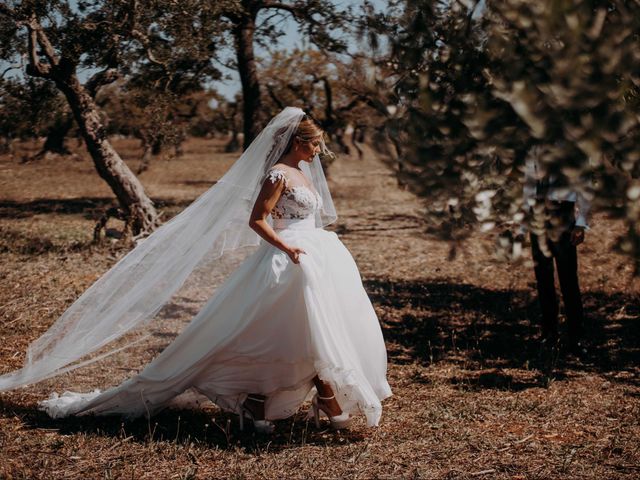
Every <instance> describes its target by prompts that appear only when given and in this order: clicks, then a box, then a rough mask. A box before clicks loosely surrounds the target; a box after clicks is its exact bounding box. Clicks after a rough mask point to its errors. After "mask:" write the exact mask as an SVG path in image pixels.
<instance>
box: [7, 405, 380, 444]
mask: <svg viewBox="0 0 640 480" xmlns="http://www.w3.org/2000/svg"><path fill="white" fill-rule="evenodd" d="M0 415H2V416H5V417H13V416H17V417H19V418H20V419H21V421H22V422H23V424H24V426H25V428H30V429H33V430H46V431H56V432H57V433H59V434H61V435H70V434H78V433H81V434H85V435H100V436H107V437H113V438H114V439H118V440H120V441H121V442H122V443H125V442H137V443H149V442H172V443H178V444H183V445H188V444H190V443H196V444H201V445H206V446H207V447H209V448H221V449H227V448H228V449H238V448H240V449H243V450H245V451H246V452H247V453H258V454H259V453H266V452H269V451H271V452H274V451H279V450H282V449H286V448H291V447H299V446H304V445H318V446H331V445H334V446H335V445H343V444H348V443H359V442H361V441H363V440H366V439H367V433H366V430H362V431H358V429H352V430H342V431H332V430H330V429H329V428H328V423H326V421H323V423H322V424H321V428H320V429H319V430H318V429H316V427H315V425H314V424H313V421H309V420H307V419H306V414H305V413H298V414H296V415H295V416H293V417H291V418H289V419H286V420H280V421H278V422H277V423H276V431H275V432H274V433H273V434H271V435H263V434H257V433H255V432H254V431H253V427H252V426H251V422H250V421H247V422H245V431H244V432H241V431H240V430H239V428H238V418H237V416H236V415H233V414H230V413H226V412H221V411H219V410H215V411H208V410H205V409H200V410H196V409H194V410H191V409H185V410H176V409H167V410H164V411H162V412H160V413H159V414H158V415H155V416H153V417H151V419H146V418H138V419H134V420H124V419H122V418H121V417H112V416H111V417H110V416H105V417H96V416H91V415H88V416H82V417H68V418H62V419H52V418H50V417H49V416H48V415H47V414H46V413H45V412H41V411H39V410H38V409H37V408H35V407H34V406H33V407H31V406H24V405H21V404H18V403H12V402H10V401H6V400H5V401H2V400H0Z"/></svg>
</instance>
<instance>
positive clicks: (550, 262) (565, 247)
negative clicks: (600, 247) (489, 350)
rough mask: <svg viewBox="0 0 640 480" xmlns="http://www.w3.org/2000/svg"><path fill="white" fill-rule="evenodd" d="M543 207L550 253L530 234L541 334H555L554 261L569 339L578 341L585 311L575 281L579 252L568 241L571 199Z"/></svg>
mask: <svg viewBox="0 0 640 480" xmlns="http://www.w3.org/2000/svg"><path fill="white" fill-rule="evenodd" d="M546 210H547V214H548V219H549V221H548V225H547V231H548V232H549V233H548V234H547V237H546V242H547V247H548V250H549V252H550V253H551V256H545V254H544V253H543V251H542V249H541V248H540V247H541V246H540V242H541V238H539V237H538V235H535V234H534V233H531V250H532V254H533V262H534V271H535V275H536V282H537V287H538V301H539V302H540V307H541V309H542V333H543V335H544V336H546V337H550V338H554V337H556V336H557V335H558V297H557V294H556V288H555V283H554V261H555V267H556V269H557V271H558V280H559V283H560V290H561V291H562V301H563V303H564V311H565V315H566V317H567V326H568V331H569V332H568V333H569V339H570V340H572V341H577V340H578V339H579V338H580V336H581V335H582V326H583V317H584V313H583V310H582V297H581V295H580V286H579V284H578V253H577V249H576V247H575V246H574V245H572V244H571V230H572V229H573V227H574V225H575V216H574V204H573V202H550V203H548V205H547V208H546ZM552 228H553V229H554V230H552Z"/></svg>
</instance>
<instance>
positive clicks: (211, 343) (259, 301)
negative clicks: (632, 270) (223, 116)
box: [0, 109, 391, 425]
mask: <svg viewBox="0 0 640 480" xmlns="http://www.w3.org/2000/svg"><path fill="white" fill-rule="evenodd" d="M301 112H302V111H301V110H299V109H285V111H284V112H283V113H281V114H280V115H278V116H277V117H276V118H275V119H274V120H273V121H272V122H271V123H270V126H269V127H267V129H265V131H266V133H265V131H263V132H262V133H261V134H260V136H259V137H258V139H257V140H256V141H257V142H258V145H261V146H262V147H264V148H265V149H266V150H264V151H263V152H262V153H260V152H259V151H258V150H256V149H255V148H254V147H255V143H256V142H254V143H253V144H252V146H251V147H250V148H249V150H248V151H247V153H249V152H252V153H251V155H249V156H247V153H245V154H244V155H243V156H242V157H241V158H240V160H239V161H238V162H237V163H236V164H234V166H233V167H232V168H231V170H230V171H229V173H227V174H226V175H225V176H224V177H223V178H222V180H220V182H219V183H218V184H216V185H215V186H214V187H212V188H211V189H210V190H209V191H207V192H206V193H205V194H204V195H202V196H201V197H200V198H199V199H198V200H196V201H195V202H194V203H193V204H192V205H190V206H189V207H188V208H187V209H186V210H185V211H184V212H183V213H181V214H180V215H178V216H177V217H175V218H174V219H173V220H172V221H170V222H168V223H167V224H166V225H164V226H163V227H162V228H161V229H160V230H158V232H156V234H154V235H152V236H151V237H149V238H148V239H147V240H146V241H145V242H144V243H143V244H142V245H141V246H139V247H137V248H135V249H134V250H133V251H132V252H130V253H129V254H128V255H127V256H126V257H124V259H122V260H121V261H120V262H119V263H118V264H117V265H116V266H115V267H114V268H113V269H112V270H110V271H109V272H107V274H105V275H104V276H103V277H102V278H101V279H100V280H99V281H98V282H96V283H95V284H94V285H93V286H92V287H91V288H90V289H89V290H87V292H85V293H84V294H83V295H82V296H81V297H80V298H79V299H78V301H76V303H74V304H73V305H72V307H70V308H69V310H68V311H67V312H65V314H64V315H63V317H61V319H60V320H59V321H58V322H56V324H55V325H54V326H53V327H52V328H51V329H50V330H49V331H48V332H47V333H46V334H45V335H43V337H42V338H41V339H39V340H38V341H37V342H35V343H34V345H33V346H32V348H31V349H30V352H31V356H30V358H28V360H27V364H26V366H25V369H23V370H22V371H20V372H14V373H13V374H9V375H5V376H3V377H0V389H6V388H13V387H14V386H17V385H22V384H26V383H31V382H33V381H37V380H40V379H42V378H46V377H48V376H51V375H54V374H56V373H60V372H61V371H64V370H65V369H69V368H74V367H76V366H77V365H78V363H77V362H76V361H77V360H78V359H80V358H81V357H82V356H83V355H86V354H88V353H91V352H93V351H95V350H96V349H97V348H99V347H101V346H104V345H107V352H106V355H110V354H112V353H113V352H114V351H115V349H116V347H117V348H126V347H130V346H131V344H132V341H133V340H130V339H129V338H128V337H122V336H123V335H124V334H125V333H126V332H129V331H131V330H133V329H134V328H138V327H139V326H140V325H141V324H143V323H144V322H148V321H149V320H150V318H149V316H150V315H155V314H156V313H157V312H158V310H159V309H160V308H161V307H162V306H163V305H164V304H165V303H167V299H168V298H169V297H170V296H171V295H172V294H173V293H174V292H175V291H176V290H177V289H178V288H179V287H180V285H181V284H182V283H184V281H185V279H186V278H187V277H189V279H192V280H194V281H195V284H196V286H200V283H203V282H204V280H202V279H204V278H205V277H206V275H205V273H206V269H207V268H209V267H210V268H211V270H212V271H213V272H214V273H220V272H221V270H222V266H221V264H220V263H214V262H211V260H215V259H217V258H219V257H220V256H221V255H223V254H224V256H225V257H233V255H230V254H228V253H227V254H225V253H226V252H230V251H236V250H239V247H243V246H245V247H246V246H250V247H252V246H254V247H253V250H251V249H249V250H250V252H249V256H248V257H247V258H246V259H245V260H244V261H243V262H242V263H241V264H240V266H239V267H238V268H237V269H236V270H235V271H233V273H231V274H229V275H228V276H227V277H226V279H225V280H224V281H223V283H222V284H221V286H219V287H218V288H216V289H215V290H214V292H213V294H212V295H211V296H210V297H209V298H208V299H207V300H206V302H205V304H204V305H203V306H202V307H201V308H200V309H199V310H198V312H197V313H196V314H195V316H194V317H193V318H192V319H191V320H190V322H189V323H188V324H187V325H186V327H184V329H182V331H181V332H180V333H179V334H178V335H177V337H175V338H174V339H173V341H172V342H171V343H170V344H169V345H168V346H166V348H164V350H162V351H161V353H159V355H158V356H157V357H156V358H154V359H153V360H152V361H150V363H148V364H147V365H146V366H145V367H144V369H142V371H140V372H139V373H138V374H136V375H134V376H133V377H131V378H129V379H127V380H125V381H124V382H122V383H121V384H120V385H118V386H115V387H112V388H109V389H107V390H105V391H104V392H100V391H99V390H94V391H93V392H90V393H84V394H82V393H74V392H65V393H64V394H62V395H60V396H59V395H57V394H53V395H52V396H51V397H50V398H49V399H48V400H45V401H43V402H42V403H41V406H42V408H43V409H45V410H46V411H47V412H48V413H49V414H50V415H51V416H53V417H62V416H67V415H72V414H87V413H92V414H120V415H124V416H129V417H135V416H140V415H146V416H150V415H153V414H154V413H156V412H158V411H159V410H161V409H163V408H165V407H167V406H170V405H178V404H184V403H185V402H190V401H192V400H193V399H208V400H211V401H213V402H215V403H216V404H217V405H218V406H220V407H222V408H225V409H228V410H232V411H238V410H239V407H240V405H241V404H242V402H244V400H245V399H246V396H247V394H249V393H253V394H263V395H265V396H266V397H267V401H266V404H265V408H266V417H267V418H268V419H279V418H284V417H288V416H290V415H292V414H293V413H294V412H295V411H296V410H297V409H298V408H299V406H300V405H301V403H302V402H303V401H304V400H305V399H306V398H308V397H309V395H310V394H311V393H312V391H313V381H312V379H313V378H314V377H315V376H316V375H317V376H319V377H320V379H322V380H324V381H326V382H328V383H329V384H330V385H331V387H332V388H333V390H334V392H335V393H336V398H337V401H338V402H339V404H340V406H341V408H342V409H343V410H344V411H346V412H349V413H356V412H362V413H364V414H365V416H366V419H367V423H368V425H377V424H378V422H379V419H380V415H381V400H382V399H384V398H385V397H387V396H388V395H390V394H391V391H390V388H389V385H388V383H387V381H386V350H385V346H384V341H383V338H382V333H381V330H380V326H379V324H378V320H377V317H376V315H375V312H374V310H373V307H372V305H371V303H370V301H369V299H368V297H367V295H366V292H365V291H364V288H363V286H362V282H361V280H360V274H359V272H358V269H357V267H356V265H355V263H354V261H353V259H352V257H351V255H350V254H349V252H348V251H347V249H346V248H345V247H344V245H343V244H342V243H341V242H340V240H339V239H338V237H337V235H336V234H335V233H332V232H327V231H325V230H323V228H322V227H323V226H324V225H325V224H326V223H328V222H330V221H332V220H333V219H335V210H334V208H333V203H332V201H331V196H330V195H329V191H328V188H327V185H326V180H325V178H324V175H323V173H322V169H321V167H320V164H319V161H318V159H317V158H316V159H315V160H314V161H313V162H312V163H311V165H308V164H306V163H304V162H303V163H302V164H301V166H302V167H303V171H304V172H305V174H306V177H307V178H308V179H310V180H311V181H312V183H311V186H312V187H313V188H309V187H307V186H301V185H294V184H292V183H291V182H289V181H288V179H287V178H286V175H284V173H282V172H281V173H277V172H275V171H274V170H275V169H270V168H268V167H270V165H271V164H273V163H274V162H275V159H277V158H280V157H281V155H282V153H283V149H284V146H286V143H288V138H290V134H291V133H292V132H293V131H295V128H296V127H297V125H298V122H299V120H300V118H301ZM272 127H273V128H272ZM287 135H288V136H287ZM265 139H271V140H270V141H266V140H265ZM274 139H275V140H274ZM283 143H284V145H283ZM264 152H268V153H264ZM274 152H275V153H274ZM252 155H253V156H252ZM252 161H253V162H254V163H251V162H252ZM247 179H248V180H247ZM264 181H270V182H276V181H281V182H283V183H284V185H285V193H283V195H282V196H281V197H280V199H279V200H278V203H277V204H276V208H274V212H273V213H274V214H276V215H275V216H276V217H277V218H275V219H274V220H273V224H274V228H275V229H276V230H277V231H278V233H279V235H280V236H281V237H282V238H283V240H284V241H285V242H286V243H288V244H290V245H293V246H296V247H300V248H302V249H303V250H304V251H305V252H306V254H304V255H302V257H301V260H300V264H298V265H297V264H294V263H293V262H292V261H291V260H290V259H289V257H288V256H287V255H286V254H285V253H284V252H282V251H281V250H279V249H277V248H275V247H273V246H271V245H270V244H268V243H266V242H264V241H258V240H259V238H258V237H257V234H255V232H253V231H252V230H250V229H249V227H248V219H249V212H250V209H251V208H252V206H253V202H254V201H255V198H256V196H257V194H258V192H259V190H260V188H261V186H262V183H263V182H264ZM242 182H245V183H244V184H242ZM252 182H255V185H254V184H253V183H252ZM227 194H228V195H229V196H228V197H227V196H225V195H227ZM211 216H213V217H215V218H213V219H212V218H209V217H211ZM158 233H159V234H158ZM167 242H169V243H167ZM171 242H173V243H171ZM251 251H253V253H251ZM225 275H226V274H225ZM140 282H141V283H140ZM192 293H193V292H192ZM92 315H93V317H92ZM110 322H111V323H110ZM158 332H159V333H164V332H162V331H160V330H158ZM121 337H122V338H121ZM116 339H120V342H121V343H124V346H122V345H120V344H118V343H115V342H113V341H114V340H116ZM110 342H113V343H110ZM94 360H95V357H93V358H89V360H88V361H89V362H90V361H94ZM125 361H127V362H128V359H127V358H126V357H125ZM73 362H76V363H73ZM208 400H207V401H208Z"/></svg>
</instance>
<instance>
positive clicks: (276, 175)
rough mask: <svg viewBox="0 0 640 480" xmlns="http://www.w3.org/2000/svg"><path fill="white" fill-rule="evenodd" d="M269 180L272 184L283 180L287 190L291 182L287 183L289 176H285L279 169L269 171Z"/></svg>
mask: <svg viewBox="0 0 640 480" xmlns="http://www.w3.org/2000/svg"><path fill="white" fill-rule="evenodd" d="M267 179H268V180H269V181H270V182H271V183H278V182H279V181H280V180H282V181H283V182H284V186H285V188H286V187H287V185H288V184H289V182H288V181H287V176H286V175H285V173H284V171H283V170H279V169H277V168H272V169H271V170H269V173H268V174H267Z"/></svg>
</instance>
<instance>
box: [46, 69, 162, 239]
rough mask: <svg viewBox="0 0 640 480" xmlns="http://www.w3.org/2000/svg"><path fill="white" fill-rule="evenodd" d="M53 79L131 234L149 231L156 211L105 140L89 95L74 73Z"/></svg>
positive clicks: (131, 173) (156, 216) (136, 234)
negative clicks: (124, 214) (120, 208)
mask: <svg viewBox="0 0 640 480" xmlns="http://www.w3.org/2000/svg"><path fill="white" fill-rule="evenodd" d="M53 80H54V81H55V82H56V85H57V87H58V88H59V89H60V90H61V91H62V92H63V93H64V95H65V97H66V98H67V101H68V102H69V106H70V107H71V111H72V112H73V116H74V118H75V120H76V123H77V124H78V127H79V128H80V132H81V134H82V137H83V138H84V141H85V143H86V145H87V149H88V150H89V153H90V154H91V158H92V159H93V163H94V165H95V167H96V170H97V171H98V174H99V175H100V177H102V179H103V180H104V181H105V182H107V184H109V186H110V187H111V189H112V190H113V192H114V193H115V195H116V198H117V199H118V202H119V203H120V206H121V207H122V208H123V210H125V212H126V214H127V218H128V222H127V225H128V227H129V228H130V229H131V233H132V234H133V235H135V236H138V235H140V234H146V233H150V232H152V231H153V230H154V229H155V228H156V227H157V226H158V224H159V217H158V213H157V211H156V209H155V207H154V206H153V202H152V201H151V199H150V198H149V197H148V196H147V194H146V193H145V191H144V188H143V186H142V184H141V183H140V181H139V180H138V178H137V177H136V176H135V175H134V174H133V172H132V171H131V170H130V169H129V167H128V166H127V164H126V163H125V162H124V161H123V160H122V158H121V157H120V155H119V154H118V152H116V150H115V149H114V148H113V146H112V145H111V142H109V139H108V138H107V135H106V132H105V128H104V125H103V124H102V121H101V119H100V112H99V110H98V107H97V105H96V104H95V102H94V100H93V98H92V97H91V95H90V94H89V92H88V91H87V90H86V89H85V88H84V86H83V85H82V84H81V83H80V82H79V81H78V78H77V76H76V75H75V74H74V73H72V74H69V75H65V76H64V77H62V78H61V77H58V76H55V77H54V79H53Z"/></svg>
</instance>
